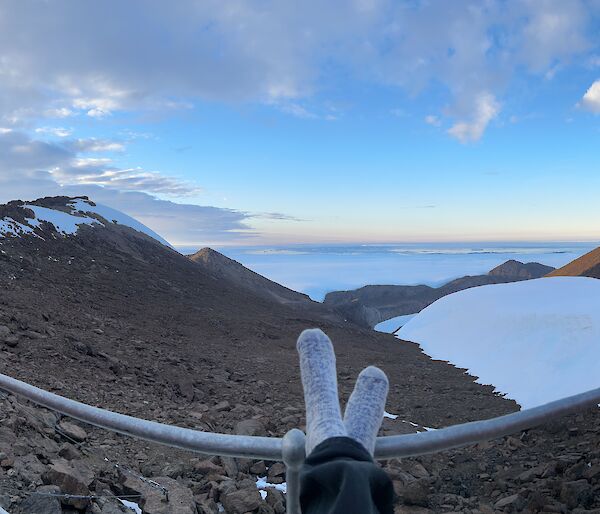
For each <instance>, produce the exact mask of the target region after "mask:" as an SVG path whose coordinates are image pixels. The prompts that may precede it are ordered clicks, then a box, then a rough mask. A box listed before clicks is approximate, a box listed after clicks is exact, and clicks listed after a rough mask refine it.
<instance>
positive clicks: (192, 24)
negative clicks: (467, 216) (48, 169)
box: [0, 0, 600, 141]
mask: <svg viewBox="0 0 600 514" xmlns="http://www.w3.org/2000/svg"><path fill="white" fill-rule="evenodd" d="M599 11H600V4H599V3H598V2H597V1H594V0H564V1H557V0H514V1H512V2H504V1H501V0H486V1H483V2H480V1H472V0H455V1H453V2H446V1H444V0H437V1H427V2H425V1H412V2H394V1H393V0H353V1H346V0H333V1H331V2H318V1H316V0H307V1H305V2H300V3H298V2H291V1H277V0H265V1H263V2H260V3H249V2H246V1H245V0H231V1H228V2H222V1H219V0H207V1H204V2H196V1H195V0H181V1H179V2H177V3H175V4H173V3H165V2H162V1H159V0H131V1H129V2H120V1H118V0H107V1H104V2H77V3H75V4H74V3H73V2H71V1H69V0H56V1H53V2H34V3H32V2H31V1H19V0H8V1H6V2H3V3H2V5H1V6H0V119H3V120H4V123H5V124H6V123H12V124H15V123H24V122H26V120H27V119H30V118H31V117H35V116H38V115H39V114H40V113H46V114H47V115H48V116H53V117H65V116H69V115H71V114H76V113H81V114H84V115H87V116H90V117H93V118H103V117H107V116H110V115H111V114H112V113H115V112H118V111H122V110H136V109H173V108H185V107H188V106H189V105H190V101H192V102H193V101H196V100H219V101H227V102H243V101H252V102H254V101H259V102H266V103H269V104H271V105H274V106H278V107H280V108H281V109H282V110H284V111H286V112H288V113H290V114H292V115H296V116H301V117H313V116H314V114H312V112H311V110H310V109H307V108H306V107H305V106H300V104H298V103H297V100H299V99H306V98H310V97H311V95H312V94H313V93H314V92H315V91H318V90H319V88H320V87H321V86H322V84H323V83H327V80H328V78H331V77H328V73H330V70H340V69H341V70H345V71H346V72H348V73H350V74H353V75H355V76H358V77H360V78H362V79H365V80H368V81H371V82H373V81H374V82H378V83H381V84H389V85H393V86H398V87H400V88H402V89H403V90H405V91H408V92H411V93H419V92H421V91H424V90H426V89H427V87H429V86H430V85H431V84H434V83H435V84H441V85H443V87H444V88H446V90H447V91H448V95H449V100H448V105H447V106H446V109H445V110H444V113H445V114H446V116H448V117H449V118H450V120H451V122H452V124H453V125H454V127H453V129H451V130H450V131H449V133H450V135H453V136H455V137H457V138H458V139H460V140H462V141H467V140H473V139H477V138H478V137H480V136H481V134H483V131H484V129H485V127H486V126H487V124H488V123H489V122H491V121H492V120H493V119H494V117H495V116H497V115H498V113H499V106H500V104H501V103H502V102H501V100H502V99H501V96H502V94H503V92H504V90H505V88H506V87H507V84H508V83H509V82H510V79H511V76H512V75H513V74H514V73H515V71H516V70H517V69H518V70H525V72H526V73H529V74H533V75H539V76H546V77H551V76H552V75H553V74H555V73H557V72H558V71H560V69H561V68H562V67H564V66H566V65H568V64H569V63H570V62H572V60H573V59H574V58H575V57H577V56H579V55H581V54H582V53H585V52H586V51H588V50H589V49H590V48H591V47H592V46H593V44H594V43H597V42H595V41H594V37H593V34H591V26H592V21H593V19H594V18H595V17H597V16H598V14H599ZM340 20H343V22H340ZM484 97H485V98H488V100H487V101H486V103H487V105H488V108H487V109H484V110H485V111H486V113H487V114H483V112H482V107H481V104H482V98H484ZM492 98H493V99H495V100H494V101H493V102H492V101H491V100H490V99H492ZM492 104H494V105H496V108H490V106H491V105H492ZM486 117H487V118H488V119H487V121H485V120H486Z"/></svg>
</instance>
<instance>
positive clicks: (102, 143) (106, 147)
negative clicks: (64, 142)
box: [71, 137, 125, 152]
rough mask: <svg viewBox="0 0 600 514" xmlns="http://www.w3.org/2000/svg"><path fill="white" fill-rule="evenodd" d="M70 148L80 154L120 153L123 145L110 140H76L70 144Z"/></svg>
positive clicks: (93, 138) (123, 148)
mask: <svg viewBox="0 0 600 514" xmlns="http://www.w3.org/2000/svg"><path fill="white" fill-rule="evenodd" d="M71 146H72V147H73V148H74V149H76V150H77V151H80V152H122V151H124V150H125V145H124V144H123V143H121V142H119V141H113V140H110V139H97V138H95V137H92V138H88V139H77V140H75V141H73V142H71Z"/></svg>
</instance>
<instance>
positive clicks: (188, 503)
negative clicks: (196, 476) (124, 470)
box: [121, 474, 197, 514]
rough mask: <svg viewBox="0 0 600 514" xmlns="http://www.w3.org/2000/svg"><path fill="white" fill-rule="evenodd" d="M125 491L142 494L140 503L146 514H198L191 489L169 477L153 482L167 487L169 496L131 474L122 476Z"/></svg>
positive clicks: (158, 478)
mask: <svg viewBox="0 0 600 514" xmlns="http://www.w3.org/2000/svg"><path fill="white" fill-rule="evenodd" d="M121 480H122V482H123V490H124V491H125V492H126V494H140V495H141V496H142V497H141V499H140V500H139V501H138V504H139V506H140V507H141V508H142V510H143V511H144V514H171V513H174V512H177V514H196V513H197V510H196V502H195V501H194V494H193V493H192V490H191V489H188V488H187V487H185V486H184V485H182V484H180V483H179V482H178V481H177V480H174V479H172V478H169V477H156V478H153V479H152V480H153V481H154V482H156V483H158V484H160V485H161V486H163V487H165V488H166V489H167V491H168V494H164V492H163V490H162V489H159V488H158V487H155V486H152V484H149V483H147V482H143V481H141V480H139V479H138V478H136V477H134V476H131V475H129V474H127V475H122V476H121Z"/></svg>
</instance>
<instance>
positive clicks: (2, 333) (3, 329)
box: [0, 325, 10, 341]
mask: <svg viewBox="0 0 600 514" xmlns="http://www.w3.org/2000/svg"><path fill="white" fill-rule="evenodd" d="M8 336H10V328H8V327H7V326H6V325H0V341H4V340H5V339H6V338H7V337H8Z"/></svg>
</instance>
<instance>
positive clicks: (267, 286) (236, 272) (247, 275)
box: [188, 248, 343, 322]
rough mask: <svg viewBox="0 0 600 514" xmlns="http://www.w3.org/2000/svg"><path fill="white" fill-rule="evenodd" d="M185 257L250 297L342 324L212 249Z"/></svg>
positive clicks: (306, 298)
mask: <svg viewBox="0 0 600 514" xmlns="http://www.w3.org/2000/svg"><path fill="white" fill-rule="evenodd" d="M188 257H189V258H190V260H192V261H193V262H195V263H196V264H197V265H198V266H200V267H202V269H203V270H204V271H206V272H207V273H208V274H209V275H211V276H212V277H214V278H216V279H218V280H223V281H225V282H227V283H228V284H231V285H234V286H235V287H237V288H240V289H243V290H245V291H248V292H249V293H251V294H253V295H256V296H259V297H261V298H264V299H266V300H270V301H275V302H277V303H279V304H281V305H287V306H288V307H292V308H294V309H296V310H298V311H302V312H305V313H312V315H315V316H317V317H322V318H327V319H330V320H334V321H338V322H343V319H342V316H341V315H340V314H338V313H337V312H335V311H334V310H333V309H330V308H329V307H327V306H324V305H323V304H321V303H319V302H315V301H313V300H311V299H310V297H309V296H308V295H305V294H302V293H298V292H296V291H293V290H291V289H288V288H287V287H284V286H282V285H280V284H278V283H277V282H273V281H272V280H269V279H268V278H265V277H263V276H262V275H259V274H258V273H255V272H254V271H252V270H249V269H248V268H246V267H244V266H243V265H242V264H240V263H239V262H237V261H234V260H233V259H230V258H229V257H226V256H225V255H223V254H222V253H219V252H217V251H216V250H213V249H212V248H203V249H202V250H199V251H198V252H196V253H195V254H193V255H190V256H188Z"/></svg>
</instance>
